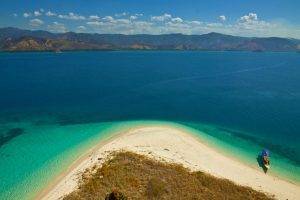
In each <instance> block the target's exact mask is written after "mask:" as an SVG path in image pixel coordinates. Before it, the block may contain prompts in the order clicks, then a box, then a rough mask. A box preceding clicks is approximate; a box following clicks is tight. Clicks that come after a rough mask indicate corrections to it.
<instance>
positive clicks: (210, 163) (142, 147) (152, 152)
mask: <svg viewBox="0 0 300 200" xmlns="http://www.w3.org/2000/svg"><path fill="white" fill-rule="evenodd" d="M119 150H128V151H132V152H136V153H139V154H143V155H147V156H149V157H152V158H155V159H160V160H161V159H163V160H165V161H168V162H175V163H180V164H182V165H184V166H185V167H187V168H190V169H191V170H201V171H203V172H207V173H209V174H212V175H214V176H217V177H221V178H226V179H229V180H231V181H233V182H235V183H237V184H239V185H244V186H250V187H252V188H253V189H255V190H259V191H263V192H265V193H268V194H271V195H275V198H277V199H289V200H292V199H299V198H300V186H299V185H296V184H293V183H290V182H288V181H285V180H282V179H280V178H277V177H274V176H271V175H269V174H265V173H263V172H262V170H260V169H259V167H257V169H255V168H253V167H250V166H247V165H245V164H243V163H241V162H239V161H237V160H235V159H233V158H230V157H227V156H225V155H223V154H221V153H220V152H218V151H217V150H215V149H213V148H211V147H209V146H207V145H206V144H205V143H204V142H203V141H201V140H200V139H199V138H198V137H196V136H194V135H191V134H189V133H187V132H185V131H184V130H181V129H177V128H173V127H168V126H145V127H137V128H133V129H130V130H129V131H126V132H122V133H119V134H117V135H115V136H112V138H110V139H107V140H106V141H101V142H100V143H99V144H98V145H97V146H96V147H94V148H93V149H91V150H90V151H89V152H88V154H86V155H84V156H82V157H81V158H79V159H78V160H77V161H76V162H75V163H74V164H73V165H72V166H70V168H69V169H68V170H67V171H66V172H64V173H63V174H61V175H60V176H59V177H58V178H57V180H55V181H53V183H52V184H51V185H49V186H48V187H47V188H46V189H45V190H44V191H42V192H41V193H40V194H39V195H38V196H37V199H47V200H55V199H61V198H62V197H63V196H64V195H66V194H68V193H70V192H72V191H73V190H75V189H76V188H77V184H78V178H79V176H80V174H81V173H82V172H83V171H84V170H85V169H87V168H91V167H92V166H94V165H95V164H97V165H101V163H102V162H104V160H105V158H106V157H107V155H109V153H110V152H112V151H119Z"/></svg>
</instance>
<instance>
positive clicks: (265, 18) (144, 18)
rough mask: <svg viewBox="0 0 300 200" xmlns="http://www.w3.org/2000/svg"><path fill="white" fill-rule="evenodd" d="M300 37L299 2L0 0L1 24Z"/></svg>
mask: <svg viewBox="0 0 300 200" xmlns="http://www.w3.org/2000/svg"><path fill="white" fill-rule="evenodd" d="M7 26H12V27H19V28H25V29H32V30H37V29H43V30H48V31H52V32H66V31H75V32H97V33H123V34H139V33H148V34H162V33H184V34H202V33H208V32H220V33H225V34H232V35H242V36H281V37H294V38H300V0H266V1H264V0H251V1H247V0H209V1H201V0H160V1H158V0H118V1H117V0H106V1H101V0H74V1H71V0H68V1H67V0H44V1H43V0H38V1H32V0H26V1H25V0H19V1H17V0H1V6H0V27H7Z"/></svg>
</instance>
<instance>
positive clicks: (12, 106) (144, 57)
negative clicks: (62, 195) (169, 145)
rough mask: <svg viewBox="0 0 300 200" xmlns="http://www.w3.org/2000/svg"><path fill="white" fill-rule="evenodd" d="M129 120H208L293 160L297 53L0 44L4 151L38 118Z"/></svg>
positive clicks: (299, 119) (297, 140)
mask: <svg viewBox="0 0 300 200" xmlns="http://www.w3.org/2000/svg"><path fill="white" fill-rule="evenodd" d="M127 120H164V121H174V122H179V123H181V124H184V125H187V126H190V127H193V128H196V129H201V130H202V131H205V130H206V129H205V126H203V124H206V125H209V126H213V127H215V129H214V130H217V131H211V130H207V134H209V135H210V136H212V137H216V138H221V139H222V138H223V137H224V136H223V135H222V134H223V133H224V134H228V133H229V134H230V136H231V137H233V138H237V139H238V140H241V141H247V142H250V143H253V144H255V145H258V146H259V147H266V148H268V149H270V151H271V152H272V153H274V154H275V155H277V156H280V157H281V158H284V159H286V162H288V163H290V164H291V165H293V166H295V167H296V168H297V169H299V167H300V145H299V144H300V54H299V53H283V52H200V51H112V52H99V51H98V52H64V53H1V54H0V157H1V156H2V157H3V156H7V155H6V154H5V153H3V152H5V151H4V150H2V149H5V148H6V146H7V145H10V143H13V142H14V140H17V139H18V138H21V137H24V138H26V134H29V132H30V131H29V130H33V127H35V126H43V127H47V126H52V127H53V126H56V127H69V126H80V125H82V124H90V123H101V122H114V121H127ZM28 123H30V125H28ZM24 124H25V125H24ZM28 126H30V127H28ZM203 127H204V128H203ZM34 130H36V129H34ZM25 142H26V139H25ZM228 142H230V140H228ZM33 145H34V144H33ZM7 148H8V147H7ZM245 148H246V147H245ZM1 151H2V152H1ZM16 151H18V150H17V149H16ZM2 162H4V161H2ZM41 162H46V161H41ZM1 164H6V163H1ZM0 176H1V172H0ZM0 193H1V191H0Z"/></svg>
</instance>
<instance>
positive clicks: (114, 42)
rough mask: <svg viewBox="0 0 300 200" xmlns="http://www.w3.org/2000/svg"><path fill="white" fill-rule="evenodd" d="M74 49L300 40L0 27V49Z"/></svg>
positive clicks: (292, 47) (295, 46) (268, 46)
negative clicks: (60, 31)
mask: <svg viewBox="0 0 300 200" xmlns="http://www.w3.org/2000/svg"><path fill="white" fill-rule="evenodd" d="M73 50H212V51H300V40H298V39H293V38H280V37H261V38H259V37H240V36H232V35H225V34H220V33H215V32H212V33H208V34H202V35H184V34H162V35H149V34H138V35H123V34H97V33H94V34H92V33H74V32H67V33H51V32H48V31H43V30H37V31H31V30H23V29H19V28H13V27H6V28H0V51H73Z"/></svg>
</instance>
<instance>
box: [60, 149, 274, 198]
mask: <svg viewBox="0 0 300 200" xmlns="http://www.w3.org/2000/svg"><path fill="white" fill-rule="evenodd" d="M112 196H118V197H117V198H109V197H112ZM64 199H65V200H77V199H78V200H79V199H91V200H92V199H120V200H121V199H122V200H125V199H232V200H234V199H238V200H240V199H261V200H263V199H273V198H272V197H269V196H267V195H266V194H264V193H261V192H258V191H255V190H253V189H251V188H250V187H244V186H239V185H236V184H234V183H233V182H231V181H229V180H225V179H220V178H216V177H213V176H211V175H209V174H206V173H202V172H199V171H198V172H191V171H190V170H189V169H187V168H184V167H183V166H181V165H179V164H171V163H166V162H162V161H156V160H153V159H150V158H148V157H146V156H142V155H139V154H136V153H131V152H118V153H115V154H114V155H113V156H112V157H111V159H108V160H107V161H106V162H104V164H102V165H101V167H96V166H95V167H94V168H92V169H89V170H86V171H85V173H84V174H83V175H82V177H81V180H80V183H79V188H78V189H77V190H75V191H73V192H72V193H70V194H69V195H67V196H65V197H64Z"/></svg>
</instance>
